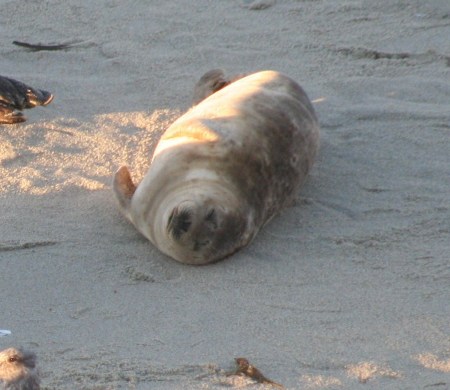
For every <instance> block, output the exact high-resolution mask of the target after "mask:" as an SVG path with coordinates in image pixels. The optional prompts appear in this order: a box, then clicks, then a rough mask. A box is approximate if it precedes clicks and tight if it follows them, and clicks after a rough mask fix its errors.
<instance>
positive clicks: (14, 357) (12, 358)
mask: <svg viewBox="0 0 450 390" xmlns="http://www.w3.org/2000/svg"><path fill="white" fill-rule="evenodd" d="M17 360H19V359H18V358H17V356H11V357H10V358H9V359H8V362H10V363H14V362H17Z"/></svg>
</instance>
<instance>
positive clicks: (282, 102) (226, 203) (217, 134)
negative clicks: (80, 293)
mask: <svg viewBox="0 0 450 390" xmlns="http://www.w3.org/2000/svg"><path fill="white" fill-rule="evenodd" d="M215 90H217V92H214V91H215ZM215 90H214V91H212V92H214V93H212V94H211V95H210V96H209V97H207V98H206V99H205V100H203V101H201V102H200V103H199V104H198V105H196V106H194V107H193V108H192V109H191V110H189V111H188V112H187V113H186V114H184V115H183V116H182V117H180V118H179V119H178V120H176V121H175V122H174V123H173V124H172V125H171V126H170V127H169V128H168V129H167V130H166V132H165V133H164V134H163V136H162V137H161V139H160V141H159V143H158V145H157V147H156V150H155V152H154V155H153V159H152V162H151V165H150V168H149V170H148V172H147V174H146V175H145V177H144V179H143V180H142V182H141V183H140V184H139V186H138V187H137V188H136V187H135V185H134V184H133V182H132V180H131V177H130V174H129V172H128V169H127V168H126V167H122V168H120V169H119V171H118V172H117V173H116V176H115V179H114V190H115V193H116V196H117V198H118V200H119V203H120V206H121V208H122V211H123V212H124V214H125V215H126V216H127V218H128V219H129V220H130V221H131V222H132V223H133V224H134V225H135V226H136V228H137V229H138V230H139V231H140V232H141V233H142V234H143V235H144V236H146V237H147V238H148V239H149V240H150V241H151V242H152V243H153V244H154V245H156V247H158V248H159V249H160V250H161V251H162V252H164V253H165V254H167V255H169V256H171V257H173V258H174V259H176V260H178V261H180V262H182V263H187V264H206V263H210V262H214V261H217V260H220V259H223V258H225V257H227V256H229V255H231V254H233V253H234V252H236V251H237V250H239V249H240V248H242V247H244V246H245V245H247V244H248V243H249V242H250V241H251V240H252V239H253V238H254V237H255V235H256V234H257V232H258V231H259V229H260V228H261V227H262V226H263V225H264V224H265V223H266V222H267V221H269V220H270V219H271V218H272V217H273V216H274V215H275V214H277V213H278V212H279V211H280V210H281V209H282V208H283V207H284V206H286V205H289V204H290V203H291V202H292V201H293V199H294V198H295V196H296V194H297V190H298V188H299V186H300V184H301V183H302V182H303V180H304V179H305V176H306V175H307V173H308V171H309V170H310V168H311V166H312V164H313V161H314V157H315V155H316V152H317V148H318V142H319V126H318V123H317V119H316V116H315V113H314V109H313V107H312V105H311V102H310V101H309V99H308V97H307V96H306V94H305V92H304V91H303V89H302V88H301V87H300V86H299V85H298V84H297V83H295V82H294V81H293V80H291V79H290V78H288V77H287V76H285V75H282V74H281V73H278V72H274V71H263V72H258V73H254V74H251V75H249V76H246V77H243V78H241V79H239V80H237V81H235V82H232V83H229V84H226V85H225V86H224V87H223V88H222V89H219V88H216V89H215ZM204 95H205V96H206V95H207V94H204Z"/></svg>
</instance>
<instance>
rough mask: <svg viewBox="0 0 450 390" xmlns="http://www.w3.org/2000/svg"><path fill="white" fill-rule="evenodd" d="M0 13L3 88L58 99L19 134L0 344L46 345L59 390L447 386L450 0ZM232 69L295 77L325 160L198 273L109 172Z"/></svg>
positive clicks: (74, 6)
mask: <svg viewBox="0 0 450 390" xmlns="http://www.w3.org/2000/svg"><path fill="white" fill-rule="evenodd" d="M80 3H82V5H80ZM0 5H1V12H0V36H1V37H2V38H1V43H0V55H1V73H0V74H2V75H5V76H10V77H14V78H17V79H19V80H22V81H24V82H26V83H29V84H30V85H32V86H35V87H41V88H44V89H48V90H50V91H51V92H53V93H54V95H55V100H54V102H53V103H52V104H51V105H50V106H48V107H46V108H37V109H34V110H32V111H28V112H27V113H26V114H27V116H28V118H29V120H28V121H27V122H26V123H25V124H23V125H15V126H2V127H1V128H0V295H1V300H0V313H1V317H0V329H9V330H11V331H12V335H11V336H7V337H1V338H0V349H3V348H6V347H8V346H13V345H14V346H19V345H22V346H24V347H27V348H29V349H32V350H34V351H35V352H36V353H37V355H38V357H39V366H40V368H41V371H42V385H43V388H44V389H72V390H73V389H95V390H99V389H221V388H232V387H230V386H234V387H236V388H238V387H241V388H243V387H244V386H247V387H246V388H249V389H252V388H254V389H257V388H263V386H261V385H253V384H252V383H251V382H250V381H245V380H243V379H241V378H238V377H233V376H227V372H228V371H230V370H232V369H233V366H234V364H233V358H234V357H237V356H244V357H246V358H248V359H249V360H250V361H251V362H252V363H253V364H254V365H255V366H257V367H258V368H259V369H260V370H261V371H262V372H263V373H264V374H266V375H267V376H268V377H270V378H272V379H274V380H276V381H277V382H280V383H282V384H284V385H285V386H286V387H287V388H288V389H362V388H364V389H437V390H438V389H439V390H441V389H449V388H450V304H449V303H450V260H449V258H450V255H449V253H450V39H449V37H450V2H449V1H448V0H433V1H423V0H411V1H406V0H404V1H401V0H379V1H373V0H342V1H339V0H309V1H308V0H303V1H302V0H278V1H268V0H260V1H256V2H252V1H241V0H239V1H238V0H236V1H233V0H229V1H217V0H210V1H207V0H196V1H192V0H179V1H170V0H167V1H160V2H157V1H144V0H141V1H128V0H120V1H119V0H97V1H91V2H77V1H74V0H51V1H38V0H30V1H16V0H12V1H10V0H3V1H0ZM13 40H21V41H26V42H31V43H67V42H72V43H76V45H75V46H74V47H73V48H71V49H68V50H63V51H40V52H30V51H29V50H26V49H24V48H20V47H17V46H14V45H12V44H11V43H12V41H13ZM217 67H221V68H223V69H225V70H226V71H227V73H228V74H236V73H242V72H252V71H256V70H263V69H275V70H279V71H282V72H284V73H286V74H288V75H290V76H291V77H292V78H294V79H295V80H297V81H298V82H299V83H300V84H301V85H302V86H303V87H304V88H305V90H306V91H307V93H308V94H309V96H310V98H311V100H314V101H315V102H316V103H315V108H316V110H317V113H318V116H319V118H320V123H321V149H320V155H319V158H318V161H317V163H316V165H315V166H314V169H313V171H312V172H311V176H310V177H309V179H308V181H307V183H306V185H305V186H304V187H303V188H302V189H301V191H300V193H299V195H298V201H297V203H296V205H295V206H294V207H292V208H290V209H288V210H286V211H284V212H283V213H282V214H281V215H280V216H279V217H278V218H276V219H274V220H273V221H272V222H271V223H270V224H269V225H268V226H266V227H265V228H264V230H263V231H262V232H261V233H260V234H259V236H258V237H257V239H256V240H255V241H254V242H253V243H252V245H251V246H249V247H248V248H246V249H244V250H242V251H241V252H239V253H237V254H236V255H235V256H233V257H232V258H229V259H227V260H225V261H223V262H220V263H218V264H215V265H211V266H206V267H191V266H183V265H180V264H178V263H176V262H175V261H173V260H170V259H169V258H167V257H165V256H164V255H162V254H161V253H159V252H158V251H157V250H156V249H155V248H154V247H153V246H152V245H151V244H150V243H149V242H148V241H146V240H145V239H144V238H143V237H142V236H141V235H140V234H139V233H138V232H137V231H136V230H135V229H134V228H133V227H132V226H131V225H130V224H129V223H128V222H127V221H125V220H124V218H123V217H122V216H121V215H120V213H119V211H118V208H117V206H116V203H115V200H114V198H113V194H112V191H111V178H112V175H113V174H114V172H115V170H116V169H117V168H118V167H119V166H120V165H122V164H127V165H128V166H130V168H131V170H132V172H133V174H134V176H135V177H136V178H137V179H139V178H140V177H142V175H143V174H144V173H145V171H146V169H147V168H148V164H149V159H150V156H151V152H152V149H153V148H154V146H155V144H156V142H157V140H158V137H159V135H160V134H161V132H162V131H163V130H164V129H165V128H166V127H167V126H168V125H169V124H170V123H171V122H172V121H173V120H174V119H175V118H177V117H178V116H179V115H180V114H181V113H182V112H183V111H185V110H186V109H187V108H188V107H189V104H190V99H191V97H192V91H193V85H194V84H195V82H196V81H197V79H198V78H199V77H200V76H201V75H202V74H203V73H204V72H206V71H208V70H210V69H213V68H217Z"/></svg>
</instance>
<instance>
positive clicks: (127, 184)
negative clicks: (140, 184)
mask: <svg viewBox="0 0 450 390" xmlns="http://www.w3.org/2000/svg"><path fill="white" fill-rule="evenodd" d="M113 188H114V193H115V194H116V198H117V200H118V201H119V205H120V207H121V208H122V211H123V212H124V213H125V214H126V215H128V210H129V208H130V203H131V198H132V197H133V194H134V192H135V191H136V186H135V185H134V183H133V180H131V175H130V171H129V170H128V168H127V167H125V166H123V167H120V168H119V170H118V171H117V172H116V174H115V175H114V182H113Z"/></svg>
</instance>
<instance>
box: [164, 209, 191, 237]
mask: <svg viewBox="0 0 450 390" xmlns="http://www.w3.org/2000/svg"><path fill="white" fill-rule="evenodd" d="M191 223H192V222H191V215H190V213H189V211H187V210H182V211H180V212H178V209H174V210H173V211H172V214H171V215H170V217H169V220H168V222H167V229H168V231H169V232H170V233H171V234H172V236H173V237H174V238H175V239H179V238H180V237H181V235H182V234H184V233H186V232H187V231H188V230H189V228H190V226H191Z"/></svg>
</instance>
